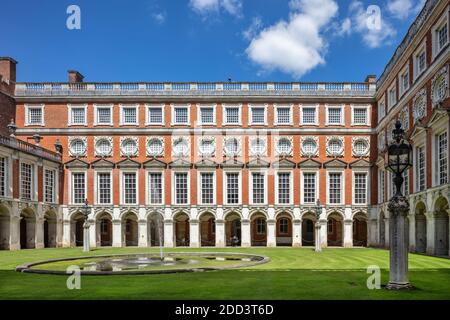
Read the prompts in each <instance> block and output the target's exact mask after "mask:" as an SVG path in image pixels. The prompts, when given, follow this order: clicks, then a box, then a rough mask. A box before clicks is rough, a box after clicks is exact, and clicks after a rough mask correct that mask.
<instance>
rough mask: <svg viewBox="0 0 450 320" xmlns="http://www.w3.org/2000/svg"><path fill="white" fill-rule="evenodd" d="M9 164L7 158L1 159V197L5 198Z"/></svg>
mask: <svg viewBox="0 0 450 320" xmlns="http://www.w3.org/2000/svg"><path fill="white" fill-rule="evenodd" d="M7 172H8V162H7V159H6V158H3V157H1V158H0V197H5V196H6V195H7V194H6V185H7V179H8V175H7Z"/></svg>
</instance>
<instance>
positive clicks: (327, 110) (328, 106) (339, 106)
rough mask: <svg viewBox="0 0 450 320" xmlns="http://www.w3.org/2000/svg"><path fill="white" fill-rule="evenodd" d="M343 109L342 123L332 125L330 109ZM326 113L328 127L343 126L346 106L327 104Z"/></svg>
mask: <svg viewBox="0 0 450 320" xmlns="http://www.w3.org/2000/svg"><path fill="white" fill-rule="evenodd" d="M338 108H340V109H341V122H340V123H330V119H329V115H330V113H329V109H338ZM325 113H326V125H328V126H343V125H344V122H345V119H344V118H345V114H344V106H343V105H341V104H337V105H333V104H326V105H325Z"/></svg>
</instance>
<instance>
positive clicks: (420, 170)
mask: <svg viewBox="0 0 450 320" xmlns="http://www.w3.org/2000/svg"><path fill="white" fill-rule="evenodd" d="M417 163H418V166H417V177H418V179H417V191H423V190H425V150H424V147H418V148H417Z"/></svg>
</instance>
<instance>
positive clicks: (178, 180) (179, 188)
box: [175, 173, 188, 204]
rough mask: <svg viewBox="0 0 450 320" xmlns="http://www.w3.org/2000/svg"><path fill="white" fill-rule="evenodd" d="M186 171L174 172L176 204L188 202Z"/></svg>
mask: <svg viewBox="0 0 450 320" xmlns="http://www.w3.org/2000/svg"><path fill="white" fill-rule="evenodd" d="M187 178H188V175H187V173H176V174H175V200H176V203H177V204H187V203H188V184H187Z"/></svg>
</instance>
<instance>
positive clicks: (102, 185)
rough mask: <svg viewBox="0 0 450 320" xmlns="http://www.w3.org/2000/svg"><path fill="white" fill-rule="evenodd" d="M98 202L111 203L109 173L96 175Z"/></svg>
mask: <svg viewBox="0 0 450 320" xmlns="http://www.w3.org/2000/svg"><path fill="white" fill-rule="evenodd" d="M98 202H99V203H111V175H110V174H109V173H99V174H98Z"/></svg>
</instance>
